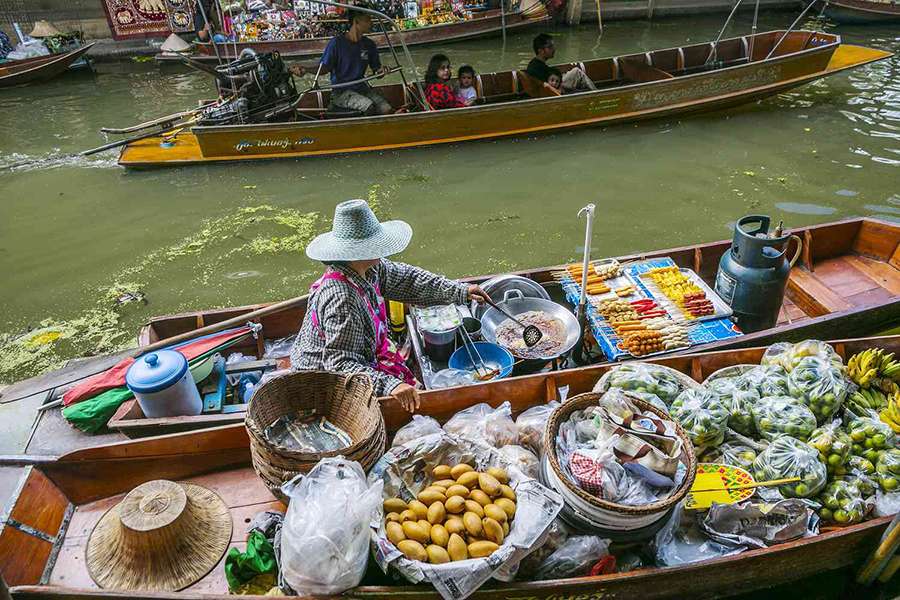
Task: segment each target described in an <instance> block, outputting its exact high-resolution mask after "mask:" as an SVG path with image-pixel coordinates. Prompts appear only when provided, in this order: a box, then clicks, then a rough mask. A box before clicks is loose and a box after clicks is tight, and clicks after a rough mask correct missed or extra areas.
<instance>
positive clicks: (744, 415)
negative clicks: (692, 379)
mask: <svg viewBox="0 0 900 600" xmlns="http://www.w3.org/2000/svg"><path fill="white" fill-rule="evenodd" d="M704 387H706V389H708V390H709V391H710V392H712V393H713V394H715V395H716V396H718V398H719V400H720V401H721V402H722V404H724V405H725V406H726V407H727V408H728V426H729V427H731V428H732V429H734V430H735V431H737V432H738V433H742V434H744V435H753V434H754V433H755V432H756V425H755V424H754V423H753V415H752V414H751V412H750V410H751V408H752V407H753V406H754V405H755V404H756V403H757V402H759V392H757V391H756V388H753V387H750V388H749V389H746V388H747V387H748V386H746V384H745V382H744V381H743V380H741V378H740V377H720V378H719V379H713V380H712V381H708V382H706V383H705V384H704Z"/></svg>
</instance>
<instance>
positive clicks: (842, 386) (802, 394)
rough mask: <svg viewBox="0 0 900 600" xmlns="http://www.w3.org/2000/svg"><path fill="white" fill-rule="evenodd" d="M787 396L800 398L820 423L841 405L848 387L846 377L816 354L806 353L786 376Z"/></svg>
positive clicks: (827, 418)
mask: <svg viewBox="0 0 900 600" xmlns="http://www.w3.org/2000/svg"><path fill="white" fill-rule="evenodd" d="M788 388H789V389H790V393H791V396H793V397H794V398H797V399H799V400H802V401H803V403H804V404H806V405H807V406H808V407H809V409H810V410H811V411H812V412H813V414H814V415H815V416H816V420H817V421H818V422H819V423H820V424H821V423H824V422H825V421H827V420H829V419H831V417H833V416H834V414H835V413H836V412H837V411H838V409H840V408H841V404H843V402H844V398H846V397H847V392H848V391H849V389H850V381H849V380H848V379H847V378H845V377H844V373H843V371H842V370H841V368H840V367H837V366H835V365H834V363H832V362H829V361H828V360H826V359H823V358H820V357H818V356H807V357H805V358H803V359H801V360H800V362H799V363H797V366H796V367H794V369H793V370H792V371H791V373H790V375H789V376H788Z"/></svg>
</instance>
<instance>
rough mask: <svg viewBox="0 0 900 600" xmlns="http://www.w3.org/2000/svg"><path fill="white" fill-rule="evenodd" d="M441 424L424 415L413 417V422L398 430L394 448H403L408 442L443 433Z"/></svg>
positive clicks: (395, 435)
mask: <svg viewBox="0 0 900 600" xmlns="http://www.w3.org/2000/svg"><path fill="white" fill-rule="evenodd" d="M442 431H443V429H441V424H440V423H438V422H437V421H436V420H435V419H432V418H431V417H426V416H423V415H413V418H412V421H410V422H409V423H407V424H406V425H404V426H403V427H401V428H400V429H398V430H397V433H395V434H394V443H393V445H394V446H402V445H403V444H405V443H407V442H411V441H412V440H415V439H417V438H420V437H423V436H426V435H431V434H433V433H441V432H442Z"/></svg>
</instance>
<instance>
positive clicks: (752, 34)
mask: <svg viewBox="0 0 900 600" xmlns="http://www.w3.org/2000/svg"><path fill="white" fill-rule="evenodd" d="M758 20H759V0H756V4H755V5H754V7H753V25H752V26H751V27H750V47H749V48H748V49H747V63H748V64H749V63H752V62H753V42H754V41H755V40H756V23H757V21H758Z"/></svg>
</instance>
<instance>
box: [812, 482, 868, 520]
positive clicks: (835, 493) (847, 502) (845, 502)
mask: <svg viewBox="0 0 900 600" xmlns="http://www.w3.org/2000/svg"><path fill="white" fill-rule="evenodd" d="M817 500H818V501H819V503H820V504H821V505H822V508H820V509H819V517H821V519H822V520H823V521H827V522H829V523H837V524H838V525H851V524H853V523H861V522H862V521H863V519H865V518H866V515H867V514H868V513H869V511H870V510H871V509H872V503H871V502H867V501H866V500H865V498H863V495H862V494H861V493H860V491H859V488H857V486H856V485H854V484H852V483H851V482H849V481H843V480H840V479H838V480H835V481H832V482H831V483H829V484H828V485H827V486H825V489H824V490H822V493H821V494H820V495H819V497H818V498H817Z"/></svg>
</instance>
